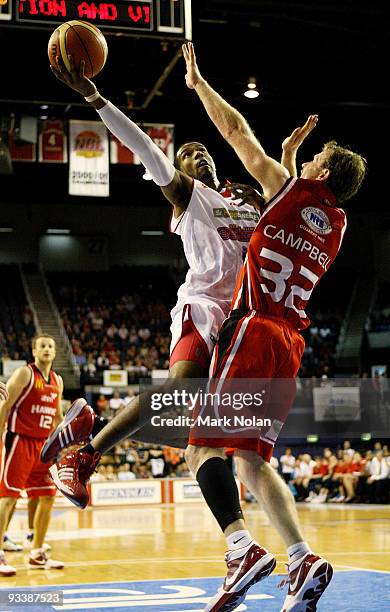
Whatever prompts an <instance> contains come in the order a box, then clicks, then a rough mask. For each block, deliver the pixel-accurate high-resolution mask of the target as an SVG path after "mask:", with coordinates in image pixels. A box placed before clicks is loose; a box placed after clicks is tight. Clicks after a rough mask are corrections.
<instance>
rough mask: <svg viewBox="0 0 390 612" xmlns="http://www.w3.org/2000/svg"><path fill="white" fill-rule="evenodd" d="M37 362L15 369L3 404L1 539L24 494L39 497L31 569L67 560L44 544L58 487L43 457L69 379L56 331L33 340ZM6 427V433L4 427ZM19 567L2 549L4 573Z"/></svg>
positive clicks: (59, 566) (56, 566)
mask: <svg viewBox="0 0 390 612" xmlns="http://www.w3.org/2000/svg"><path fill="white" fill-rule="evenodd" d="M32 352H33V356H34V363H31V364H29V365H26V366H22V367H21V368H18V369H17V370H15V372H14V373H13V374H12V376H11V377H10V379H9V380H8V382H7V393H8V397H7V398H6V399H4V400H3V402H2V403H1V405H0V433H1V434H3V435H2V442H3V448H2V458H1V472H0V542H3V537H4V532H5V529H6V527H7V525H8V522H9V518H10V515H12V513H13V511H14V509H15V506H16V502H17V499H18V498H19V497H20V493H21V492H22V491H23V490H24V491H26V493H27V495H28V497H29V498H38V499H39V502H38V507H37V510H36V513H35V521H34V541H33V544H32V549H31V551H30V558H29V563H28V567H29V569H62V568H63V567H64V564H63V563H61V562H60V561H54V559H49V558H48V557H47V555H46V553H45V551H44V549H43V545H44V538H45V535H46V532H47V529H48V526H49V522H50V516H51V511H52V507H53V503H54V496H55V493H56V488H55V486H54V485H53V482H52V480H51V478H50V474H49V466H48V465H44V464H43V463H41V461H40V452H41V448H42V446H43V444H44V442H45V440H46V438H47V437H48V435H49V434H50V432H51V431H52V430H53V428H54V427H56V426H57V424H58V422H59V421H60V420H61V418H62V414H61V397H62V392H63V382H62V378H61V376H58V374H56V373H55V372H54V370H52V365H53V361H54V359H55V355H56V347H55V341H54V339H53V338H52V337H51V336H48V335H46V334H39V335H38V336H36V337H35V338H34V339H33V342H32ZM5 424H6V430H5V431H4V433H3V430H4V426H5ZM13 574H15V568H13V567H12V566H11V565H8V564H7V562H6V559H5V555H4V552H3V551H2V550H0V576H12V575H13Z"/></svg>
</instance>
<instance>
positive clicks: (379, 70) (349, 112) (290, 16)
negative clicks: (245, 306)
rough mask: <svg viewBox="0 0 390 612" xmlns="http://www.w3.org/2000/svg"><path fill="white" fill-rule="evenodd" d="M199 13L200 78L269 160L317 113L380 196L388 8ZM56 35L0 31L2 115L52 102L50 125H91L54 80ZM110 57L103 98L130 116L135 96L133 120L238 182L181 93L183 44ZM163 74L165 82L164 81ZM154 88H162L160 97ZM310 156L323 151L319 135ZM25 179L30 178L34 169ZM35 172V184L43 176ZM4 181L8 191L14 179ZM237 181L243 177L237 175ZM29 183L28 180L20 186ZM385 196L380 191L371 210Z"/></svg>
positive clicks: (339, 5) (320, 6) (112, 48)
mask: <svg viewBox="0 0 390 612" xmlns="http://www.w3.org/2000/svg"><path fill="white" fill-rule="evenodd" d="M192 4H193V40H194V42H195V44H196V49H197V54H198V58H199V62H200V66H201V68H202V70H203V72H204V75H205V76H206V77H207V78H208V79H209V81H210V83H211V84H212V85H213V86H215V87H216V88H217V89H218V90H219V91H220V92H221V93H222V95H224V96H225V97H226V98H227V99H228V100H229V101H230V102H231V103H233V104H234V105H236V106H237V107H238V108H239V109H240V110H241V111H242V112H243V113H244V114H245V115H246V116H247V117H248V119H249V120H250V122H251V124H252V125H253V127H254V129H255V131H256V133H257V134H258V135H259V137H260V136H261V137H262V138H264V142H265V145H266V146H267V147H268V148H269V151H270V153H271V154H273V155H279V148H280V147H279V144H280V141H281V139H282V138H283V136H284V135H286V134H287V133H288V132H289V131H290V130H291V129H292V128H293V127H295V125H297V123H298V124H299V122H300V121H301V120H302V119H304V117H305V116H306V114H307V113H311V112H318V113H319V114H320V124H319V128H318V143H319V142H320V141H321V142H322V141H323V140H324V139H331V138H336V139H337V140H340V141H343V142H345V143H349V144H351V145H353V146H355V147H356V148H358V149H359V150H360V151H361V152H363V153H365V154H366V155H367V157H368V158H369V161H370V165H371V166H372V162H373V160H374V159H375V167H374V170H373V173H372V174H371V177H370V185H369V186H370V193H373V192H372V189H373V188H375V189H377V188H378V180H379V179H381V178H383V175H384V174H385V172H384V173H383V170H384V169H385V168H384V163H385V161H384V160H383V156H382V155H381V153H380V150H381V149H382V147H383V142H384V139H386V145H387V136H386V134H388V112H389V106H390V94H389V93H388V89H389V88H388V87H387V80H388V76H387V73H388V66H387V64H388V49H389V34H388V32H389V26H390V9H389V5H388V3H386V2H378V1H375V2H363V1H362V0H327V1H326V2H313V1H309V0H301V1H300V2H291V1H286V2H278V1H277V0H262V1H260V0H240V1H238V0H236V1H232V0H193V2H192ZM49 34H50V31H49V30H46V31H45V30H44V31H41V30H39V31H35V30H34V31H31V30H29V31H27V30H25V29H24V30H21V29H20V30H11V29H8V28H6V27H3V25H2V22H0V52H1V57H2V79H1V89H2V91H1V93H0V99H1V100H2V102H0V112H1V113H4V112H27V113H39V106H38V105H37V104H36V103H34V101H35V102H47V103H48V104H49V114H50V115H51V116H58V117H63V118H72V117H84V116H85V117H86V116H89V117H90V113H91V111H90V109H87V108H85V107H84V106H80V105H79V103H80V99H79V97H78V96H77V94H74V93H73V92H71V91H70V90H68V89H66V88H65V87H64V86H63V85H62V84H61V83H57V82H56V81H55V79H54V77H53V76H52V75H51V73H50V71H49V69H48V61H47V55H46V47H47V40H48V36H49ZM108 46H109V58H108V61H107V64H106V67H105V69H104V70H103V72H102V73H101V75H99V77H98V78H97V79H96V84H97V85H98V87H99V89H100V90H101V91H102V92H103V93H104V95H106V96H107V97H109V98H110V99H111V100H112V101H113V102H114V103H116V104H118V105H120V106H123V107H125V105H126V99H127V98H126V94H125V92H126V91H129V90H130V91H133V92H134V105H135V110H134V111H133V117H134V118H135V120H137V121H156V122H169V123H175V124H176V127H177V130H176V140H177V143H178V144H179V143H180V142H181V141H183V140H185V139H188V138H191V139H193V138H195V137H196V138H197V139H203V140H204V141H205V142H206V144H208V145H209V146H210V148H211V149H212V152H213V153H214V155H216V156H217V159H218V156H220V158H221V161H222V163H223V164H225V166H226V172H225V174H227V175H229V174H230V175H231V174H232V172H233V170H234V168H236V162H235V158H234V156H233V154H231V153H230V151H229V150H228V149H227V148H226V146H225V145H224V143H221V141H220V139H219V137H218V135H217V134H216V132H215V130H214V128H213V127H212V126H210V123H209V122H208V120H207V119H206V118H205V116H204V113H203V111H202V109H201V107H200V105H199V103H198V101H197V100H196V96H195V95H194V94H193V93H192V92H190V91H188V90H187V89H186V87H185V84H184V78H183V75H184V70H183V60H182V59H178V61H177V62H175V55H176V54H177V52H178V50H179V48H180V43H179V42H178V41H171V40H167V41H160V40H150V39H144V38H127V37H117V36H108ZM167 67H169V68H168V70H167ZM164 71H166V72H168V74H167V76H166V78H161V77H162V75H163V74H164ZM250 76H254V77H256V79H257V83H258V87H259V90H260V93H261V95H260V96H259V98H257V99H256V100H253V101H248V100H247V99H246V98H244V97H243V92H244V90H245V85H246V83H247V80H248V77H250ZM159 79H160V81H161V82H160V86H159V87H157V88H154V86H155V84H156V82H157V81H158V80H159ZM143 106H144V108H142V107H143ZM312 146H313V147H316V146H317V135H316V136H314V137H313V140H312ZM310 153H311V151H309V154H310ZM24 166H26V164H24ZM34 166H35V164H34ZM386 166H387V164H386ZM19 172H20V171H18V173H19ZM23 172H24V173H25V174H26V176H27V175H32V169H31V168H30V169H24V170H23ZM34 172H35V176H37V174H36V172H37V169H36V168H35V169H34ZM39 172H42V170H41V169H38V174H39ZM56 172H61V170H58V171H57V170H52V171H51V175H52V176H53V177H54V179H53V180H54V181H57V180H58V179H57V177H56V176H54V175H56ZM122 175H123V178H122ZM4 178H7V180H6V181H5V184H4V187H5V188H6V189H7V185H8V186H9V185H11V182H12V180H11V179H12V177H9V179H10V180H8V177H4ZM238 178H240V179H242V180H244V179H245V176H244V175H243V174H240V172H239V177H238ZM117 179H118V185H119V186H121V185H122V183H123V181H124V182H125V183H126V182H129V181H130V183H132V181H133V180H134V181H135V187H134V188H135V189H138V183H139V177H138V175H136V174H134V176H132V174H131V172H130V173H129V172H128V171H126V173H125V174H124V173H123V172H122V169H121V170H119V169H118V172H117ZM2 180H4V179H2ZM371 183H372V184H371ZM28 184H29V182H28V179H26V182H25V183H23V185H24V187H25V186H26V185H28ZM126 184H127V183H126ZM65 187H66V184H65ZM141 187H142V188H143V186H141ZM18 189H19V190H20V189H23V187H22V186H21V182H20V181H18V187H16V186H15V185H14V186H13V187H12V189H11V191H10V192H9V193H11V192H12V190H13V191H14V193H17V192H18ZM118 189H119V187H118ZM381 194H382V191H380V190H379V188H378V193H376V194H375V201H376V202H378V200H379V199H380V196H381ZM65 195H66V193H65V192H64V197H65ZM114 195H115V188H114ZM366 195H367V194H365V196H366ZM118 196H119V190H118ZM20 197H23V196H22V195H21V196H20ZM119 197H120V196H119Z"/></svg>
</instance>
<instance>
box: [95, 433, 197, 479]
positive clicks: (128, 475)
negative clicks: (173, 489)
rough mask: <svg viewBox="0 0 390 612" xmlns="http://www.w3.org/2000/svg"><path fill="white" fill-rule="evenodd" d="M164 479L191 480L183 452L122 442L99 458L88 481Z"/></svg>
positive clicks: (152, 445) (175, 449)
mask: <svg viewBox="0 0 390 612" xmlns="http://www.w3.org/2000/svg"><path fill="white" fill-rule="evenodd" d="M167 477H169V478H190V477H191V474H190V471H189V469H188V467H187V464H186V462H185V459H184V450H183V449H179V448H171V447H169V446H157V445H155V444H142V443H140V442H134V441H131V440H124V441H123V442H122V443H121V444H117V445H116V446H115V447H114V448H113V450H112V451H111V452H110V453H108V454H106V455H104V456H103V457H102V461H101V463H100V465H99V467H98V469H97V472H96V473H95V474H93V476H92V478H91V482H103V481H106V480H122V481H123V480H135V479H137V478H167Z"/></svg>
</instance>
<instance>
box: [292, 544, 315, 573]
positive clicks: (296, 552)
mask: <svg viewBox="0 0 390 612" xmlns="http://www.w3.org/2000/svg"><path fill="white" fill-rule="evenodd" d="M309 552H311V550H310V547H309V545H308V544H307V542H297V543H296V544H293V545H292V546H289V547H288V549H287V554H288V563H289V565H290V566H291V565H295V564H296V562H297V561H299V560H300V559H302V557H304V556H305V555H306V554H307V553H309ZM292 569H294V568H292Z"/></svg>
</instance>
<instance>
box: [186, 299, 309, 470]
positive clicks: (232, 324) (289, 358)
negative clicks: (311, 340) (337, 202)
mask: <svg viewBox="0 0 390 612" xmlns="http://www.w3.org/2000/svg"><path fill="white" fill-rule="evenodd" d="M304 347H305V341H304V339H303V337H302V336H301V334H300V333H299V332H298V331H297V330H295V329H294V328H293V327H292V326H291V325H290V323H288V322H287V321H285V320H281V319H277V318H274V317H271V316H263V315H261V314H259V313H257V312H256V311H251V312H249V313H248V314H246V315H245V316H240V315H239V314H238V313H234V312H233V313H232V314H231V315H230V317H229V318H228V319H226V321H225V322H224V324H223V326H222V328H221V331H220V333H219V339H218V342H217V345H216V347H215V351H214V354H213V356H212V365H211V371H212V373H213V377H212V379H211V381H210V387H209V390H210V391H212V392H216V391H218V393H219V395H218V397H219V398H220V397H222V396H223V395H224V392H231V393H232V391H231V390H232V389H233V388H234V389H235V390H237V389H239V388H240V381H239V380H238V379H247V380H246V381H243V382H242V383H241V387H245V388H243V391H245V390H248V391H250V390H251V391H253V392H254V391H256V385H258V387H259V388H258V390H259V391H261V392H262V393H263V392H264V396H263V397H264V403H263V405H262V406H261V409H260V408H259V409H258V410H259V413H260V411H261V417H262V418H263V417H264V418H267V419H268V417H269V420H270V421H271V422H272V426H270V427H268V428H267V427H265V428H263V427H261V429H259V430H258V431H256V427H250V428H249V429H248V428H246V429H245V428H244V429H245V434H243V433H242V431H243V429H242V428H240V427H236V428H234V427H231V428H229V427H226V428H225V427H222V428H221V429H220V430H219V431H218V435H217V436H215V437H213V433H212V432H211V433H210V436H209V434H208V433H207V435H204V434H205V428H204V427H203V426H202V427H199V425H198V424H197V423H196V418H194V423H195V424H194V426H193V427H192V428H191V432H190V438H189V444H192V445H194V446H207V447H211V448H221V447H223V448H228V449H234V450H237V449H242V450H251V451H255V452H257V453H258V454H259V455H260V456H261V457H263V459H265V460H266V461H269V460H270V458H271V456H272V452H273V448H274V445H275V442H276V439H277V436H278V434H279V432H280V429H281V428H282V426H283V423H284V422H285V420H286V418H287V415H288V411H289V409H290V407H291V405H292V403H293V401H294V397H295V392H296V385H295V377H296V375H297V373H298V370H299V366H300V362H301V358H302V354H303V350H304ZM249 379H250V380H249ZM262 379H269V380H268V381H265V383H266V384H265V385H264V380H262ZM263 387H266V389H263ZM250 397H252V396H250ZM256 397H257V396H256ZM202 410H204V409H198V410H197V412H196V413H195V415H194V417H196V416H198V414H199V411H202ZM209 410H210V409H209V408H206V411H204V412H203V415H202V416H203V417H204V416H206V415H207V413H209ZM229 410H230V414H229ZM235 410H236V409H235V408H231V407H230V406H229V407H228V408H221V405H218V406H217V407H216V406H215V403H214V405H213V406H212V407H211V412H212V415H211V416H212V417H214V418H215V417H221V414H222V413H223V414H224V415H225V416H226V415H228V416H229V417H230V416H233V417H234V419H235V418H236V417H237V415H238V413H237V412H235ZM250 410H251V411H252V415H253V417H254V419H255V421H257V420H258V419H256V414H255V413H256V410H257V408H256V406H255V405H254V403H253V402H252V404H251V407H250ZM216 413H217V414H216ZM232 413H233V414H232ZM217 420H218V421H219V420H221V419H220V418H219V419H217ZM214 422H215V421H214ZM213 431H215V429H214V427H213ZM248 431H249V433H248ZM230 432H233V434H231V433H230Z"/></svg>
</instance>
